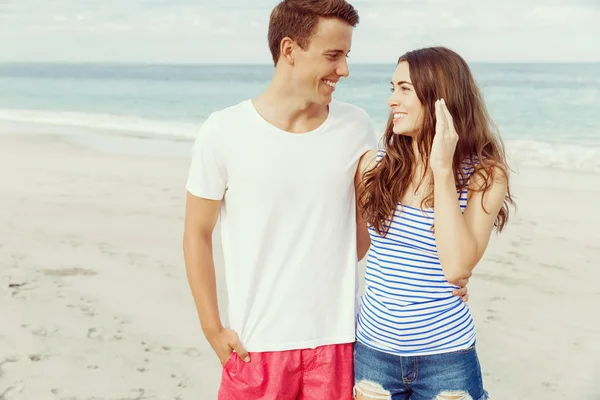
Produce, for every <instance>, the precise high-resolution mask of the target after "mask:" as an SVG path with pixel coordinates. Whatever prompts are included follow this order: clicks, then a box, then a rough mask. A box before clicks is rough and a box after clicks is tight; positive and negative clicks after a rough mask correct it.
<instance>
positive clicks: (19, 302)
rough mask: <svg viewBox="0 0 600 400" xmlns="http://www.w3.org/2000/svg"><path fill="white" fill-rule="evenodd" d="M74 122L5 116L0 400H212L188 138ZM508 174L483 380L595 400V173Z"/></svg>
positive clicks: (479, 279) (476, 304)
mask: <svg viewBox="0 0 600 400" xmlns="http://www.w3.org/2000/svg"><path fill="white" fill-rule="evenodd" d="M17 128H18V129H17ZM66 131H67V129H66V128H65V129H64V130H63V129H61V128H60V127H53V128H49V127H43V126H39V127H32V126H16V125H15V124H4V123H1V124H0V178H1V179H0V181H1V185H0V221H1V223H0V400H46V399H48V400H50V399H52V400H58V399H60V400H92V399H93V400H100V399H106V400H109V399H110V400H116V399H119V400H126V399H131V400H133V399H139V400H141V399H161V400H162V399H165V400H166V399H173V400H174V399H178V400H192V399H194V400H210V399H215V398H216V392H217V387H218V384H219V377H220V365H219V363H218V361H217V358H216V356H215V355H214V354H213V352H212V350H211V348H210V347H209V345H208V343H207V342H206V341H205V339H204V337H203V335H202V333H201V330H200V326H199V322H198V319H197V316H196V310H195V308H194V304H193V301H192V298H191V294H190V291H189V287H188V284H187V281H186V278H185V269H184V264H183V255H182V250H181V239H182V227H183V213H184V199H185V189H184V186H185V180H186V177H187V168H188V162H189V160H188V157H187V152H188V151H189V148H190V146H191V142H180V143H176V144H168V143H166V144H165V143H162V142H158V141H153V140H151V139H135V140H134V139H124V138H119V137H115V138H114V141H113V142H112V144H107V145H101V144H102V143H104V142H102V141H101V140H98V141H96V142H94V140H93V136H89V137H87V136H77V135H74V134H67V135H63V133H65V132H66ZM84 143H87V144H84ZM169 143H170V142H169ZM167 144H168V145H169V146H172V148H169V149H167V150H164V149H163V150H164V151H162V152H163V153H168V154H169V155H166V156H165V155H158V154H159V153H160V152H159V151H158V149H159V147H161V146H163V145H164V146H166V145H167ZM513 178H514V181H513V191H514V194H515V197H516V200H517V202H518V211H517V213H516V214H513V216H512V219H511V221H510V222H509V226H508V228H507V229H506V231H505V232H504V233H503V234H502V235H500V236H494V237H493V238H492V241H491V244H490V247H489V249H488V252H487V253H486V255H485V257H484V259H483V260H482V261H481V263H480V264H479V265H478V266H477V268H476V269H475V273H474V276H473V278H472V280H471V283H470V285H469V290H470V295H471V298H470V301H469V305H470V307H471V309H472V311H473V314H474V318H475V323H476V327H477V332H478V352H479V357H480V360H481V364H482V369H483V372H484V383H485V385H486V387H487V389H488V391H489V392H490V395H491V398H492V399H498V400H506V399H511V400H512V399H526V400H531V399H535V400H538V399H539V400H542V399H543V400H549V399H582V400H586V399H589V400H593V399H600V384H599V383H598V382H599V381H600V366H599V365H600V363H599V362H598V360H599V359H600V345H599V344H598V343H599V341H600V318H599V317H600V311H599V310H598V305H600V289H599V286H598V281H599V280H600V269H599V268H598V261H600V241H599V238H600V235H599V234H598V228H599V227H600V211H598V208H597V207H598V204H600V175H593V174H589V175H586V174H581V173H577V174H576V173H573V172H565V171H554V170H535V169H522V170H518V173H517V174H515V175H514V177H513ZM215 245H216V247H217V250H218V246H219V240H218V234H216V238H215ZM216 261H217V270H218V276H219V287H220V289H219V294H220V300H221V304H220V306H221V308H222V310H225V309H226V307H227V304H226V301H225V295H226V290H225V285H224V281H223V271H222V259H221V256H220V254H217V257H216ZM361 271H362V268H361Z"/></svg>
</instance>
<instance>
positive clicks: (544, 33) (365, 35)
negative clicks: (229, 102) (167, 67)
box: [0, 0, 600, 63]
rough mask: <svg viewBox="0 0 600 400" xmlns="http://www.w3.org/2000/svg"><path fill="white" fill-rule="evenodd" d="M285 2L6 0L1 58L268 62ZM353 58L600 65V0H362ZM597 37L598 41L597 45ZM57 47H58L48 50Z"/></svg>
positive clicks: (0, 10) (1, 11)
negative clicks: (270, 31) (420, 55)
mask: <svg viewBox="0 0 600 400" xmlns="http://www.w3.org/2000/svg"><path fill="white" fill-rule="evenodd" d="M277 3H278V1H277V0H253V1H247V0H219V1H209V0H200V1H198V0H127V1H122V0H104V1H100V0H9V1H6V0H4V1H2V0H0V61H30V60H41V61H44V60H50V61H58V60H61V61H70V60H76V61H123V62H253V63H255V62H260V63H268V62H269V60H270V57H269V53H268V49H267V43H266V34H267V25H268V18H269V14H270V11H271V9H272V8H273V7H274V6H275V5H276V4H277ZM352 4H353V5H354V6H355V7H356V8H357V10H358V11H359V13H360V15H361V23H360V25H359V27H358V28H357V30H356V32H355V34H354V42H353V50H352V61H353V62H381V61H389V60H393V59H394V58H395V57H397V56H398V55H399V52H402V51H406V50H410V49H412V48H416V47H423V46H428V45H447V46H449V47H452V48H454V49H456V50H457V51H459V52H461V54H464V55H465V58H467V59H470V60H476V61H519V60H521V61H553V60H554V61H569V60H581V61H586V60H587V61H600V46H597V42H598V41H599V40H600V24H598V23H597V21H598V20H600V2H598V1H597V0H572V1H569V0H530V1H528V2H521V1H520V0H505V1H503V2H495V1H494V2H492V1H491V0H490V1H487V2H485V1H481V0H480V1H478V0H419V1H417V0H368V1H367V0H361V1H353V2H352ZM594 43H596V44H594ZM49 49H55V50H56V51H49Z"/></svg>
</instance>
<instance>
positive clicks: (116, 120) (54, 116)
mask: <svg viewBox="0 0 600 400" xmlns="http://www.w3.org/2000/svg"><path fill="white" fill-rule="evenodd" d="M0 120H5V121H13V122H22V123H29V124H36V125H37V124H39V125H54V126H56V125H58V126H69V127H85V128H90V129H94V130H100V131H101V132H100V133H101V134H102V133H106V134H108V133H109V132H106V131H117V132H119V133H120V134H122V135H124V136H132V137H134V136H142V137H155V138H157V139H158V138H160V139H163V140H164V139H166V140H177V139H185V140H190V139H193V138H195V136H196V134H197V132H198V128H199V127H200V125H201V123H202V122H198V123H186V122H170V121H160V120H152V119H145V118H141V117H135V116H119V115H111V114H87V113H80V112H66V111H65V112H63V111H59V112H57V111H38V110H11V109H0ZM38 130H39V131H40V132H43V131H44V130H47V128H44V127H40V129H38ZM96 133H97V132H96ZM505 143H506V151H507V155H508V158H509V162H510V165H511V167H513V168H515V169H516V170H519V169H521V168H522V167H535V168H544V169H547V168H550V169H559V170H565V171H580V172H588V173H595V174H600V145H584V144H561V143H550V142H542V141H537V140H506V141H505Z"/></svg>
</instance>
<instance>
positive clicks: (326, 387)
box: [219, 343, 354, 400]
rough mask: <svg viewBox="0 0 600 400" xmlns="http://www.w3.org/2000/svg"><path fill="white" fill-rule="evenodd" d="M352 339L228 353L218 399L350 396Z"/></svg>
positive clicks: (345, 399)
mask: <svg viewBox="0 0 600 400" xmlns="http://www.w3.org/2000/svg"><path fill="white" fill-rule="evenodd" d="M352 351H353V343H345V344H336V345H330V346H322V347H317V348H316V349H304V350H288V351H273V352H264V353H250V362H249V363H245V362H244V361H242V360H241V359H240V358H239V357H238V355H237V353H231V356H229V359H228V360H227V362H226V363H225V366H224V367H223V374H222V376H221V387H220V389H219V400H259V399H260V400H351V399H352V389H353V386H354V371H353V364H352V361H353V354H352Z"/></svg>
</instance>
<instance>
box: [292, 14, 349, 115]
mask: <svg viewBox="0 0 600 400" xmlns="http://www.w3.org/2000/svg"><path fill="white" fill-rule="evenodd" d="M351 44H352V26H350V25H349V24H347V23H345V22H343V21H341V20H338V19H335V18H327V19H325V18H321V19H320V20H319V24H318V25H317V28H316V31H315V34H314V35H313V37H312V39H311V40H310V43H309V44H308V46H306V49H305V50H302V49H301V48H300V47H298V48H297V49H296V50H295V51H294V69H293V75H292V81H293V82H291V84H292V85H294V89H295V91H296V92H297V93H298V95H300V96H302V97H303V98H304V100H305V101H307V102H308V103H313V104H319V105H327V104H329V103H330V102H331V98H332V94H333V92H334V90H335V85H336V83H337V82H338V81H339V80H340V78H341V77H347V76H348V75H349V71H348V63H347V62H346V57H347V55H348V53H349V52H350V46H351Z"/></svg>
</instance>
